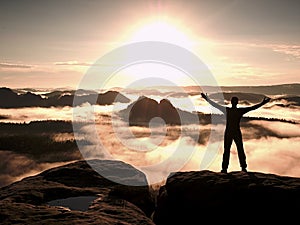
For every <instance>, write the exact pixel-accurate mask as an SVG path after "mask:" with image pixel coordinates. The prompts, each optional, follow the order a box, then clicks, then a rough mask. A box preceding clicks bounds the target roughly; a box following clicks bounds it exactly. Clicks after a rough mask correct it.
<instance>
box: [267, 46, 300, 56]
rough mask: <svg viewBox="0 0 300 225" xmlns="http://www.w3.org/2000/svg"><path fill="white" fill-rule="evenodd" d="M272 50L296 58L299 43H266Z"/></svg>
mask: <svg viewBox="0 0 300 225" xmlns="http://www.w3.org/2000/svg"><path fill="white" fill-rule="evenodd" d="M266 47H270V48H271V49H272V50H273V51H274V52H280V53H284V54H286V55H290V56H293V57H295V58H297V59H300V45H286V44H277V45H267V46H266Z"/></svg>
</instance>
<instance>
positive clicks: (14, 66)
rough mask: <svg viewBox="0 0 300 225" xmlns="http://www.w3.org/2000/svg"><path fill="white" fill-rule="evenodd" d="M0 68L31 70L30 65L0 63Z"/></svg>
mask: <svg viewBox="0 0 300 225" xmlns="http://www.w3.org/2000/svg"><path fill="white" fill-rule="evenodd" d="M0 68H20V69H30V68H32V66H31V65H26V64H15V63H5V62H2V63H0Z"/></svg>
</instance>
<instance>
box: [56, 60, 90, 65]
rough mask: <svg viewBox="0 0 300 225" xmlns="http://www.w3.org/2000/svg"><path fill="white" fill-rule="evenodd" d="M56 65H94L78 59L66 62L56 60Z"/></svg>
mask: <svg viewBox="0 0 300 225" xmlns="http://www.w3.org/2000/svg"><path fill="white" fill-rule="evenodd" d="M54 65H57V66H92V65H93V64H92V63H86V62H78V61H76V60H74V61H65V62H55V63H54Z"/></svg>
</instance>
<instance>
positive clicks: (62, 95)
mask: <svg viewBox="0 0 300 225" xmlns="http://www.w3.org/2000/svg"><path fill="white" fill-rule="evenodd" d="M84 93H86V92H83V91H82V92H79V91H78V93H77V92H76V93H74V92H73V93H69V92H63V91H54V92H51V93H48V94H46V95H43V97H42V95H39V94H34V93H32V92H26V93H23V94H17V93H16V92H14V91H13V90H12V89H10V88H6V87H3V88H0V108H22V107H52V106H54V107H63V106H73V105H81V104H83V103H91V104H93V103H96V104H98V105H111V104H113V103H114V102H122V103H127V102H129V101H130V100H129V99H128V98H127V97H125V96H124V95H122V94H121V93H119V92H117V91H107V92H104V93H93V92H87V93H86V94H84ZM75 94H80V95H76V99H75ZM74 99H75V101H74Z"/></svg>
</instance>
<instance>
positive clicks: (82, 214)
mask: <svg viewBox="0 0 300 225" xmlns="http://www.w3.org/2000/svg"><path fill="white" fill-rule="evenodd" d="M89 164H94V165H96V166H98V167H103V168H104V170H106V171H108V170H109V169H112V168H117V169H118V170H119V171H121V170H122V169H124V170H125V171H127V172H126V173H125V174H123V176H124V179H129V180H132V179H137V182H142V181H143V180H144V182H145V185H144V186H127V185H123V184H119V183H115V182H113V181H111V180H109V179H107V178H105V177H102V176H101V175H99V174H98V173H97V172H95V171H94V170H93V169H92V168H91V167H90V165H89ZM89 164H88V163H87V162H86V161H77V162H74V163H71V164H68V165H65V166H61V167H57V168H53V169H49V170H47V171H44V172H42V173H40V174H38V175H36V176H32V177H27V178H25V179H23V180H21V181H19V182H15V183H13V184H11V185H9V186H6V187H2V188H1V189H0V218H1V224H153V222H152V220H151V219H150V215H151V213H152V212H153V206H154V205H153V200H152V198H151V196H150V192H149V187H148V185H147V183H146V181H147V180H146V177H145V175H144V174H143V173H142V172H140V171H138V170H136V169H135V168H134V167H132V166H130V165H128V164H125V163H123V162H120V161H109V160H90V161H89ZM128 171H129V172H128ZM126 175H128V176H134V177H126ZM93 196H94V198H91V200H94V201H92V202H90V206H89V207H88V209H87V210H86V211H84V210H74V209H72V207H66V205H61V206H59V205H57V206H54V205H53V204H50V203H49V202H51V201H52V203H53V201H55V200H61V201H63V200H65V199H66V198H72V197H73V198H76V197H78V198H80V197H82V199H84V198H83V197H93ZM85 199H86V198H85ZM77 200H78V199H77ZM58 202H59V201H58ZM74 203H75V204H78V201H77V203H76V201H74V199H73V202H72V204H74ZM82 204H85V203H83V202H82ZM70 208H71V209H70ZM77 208H80V207H77Z"/></svg>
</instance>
